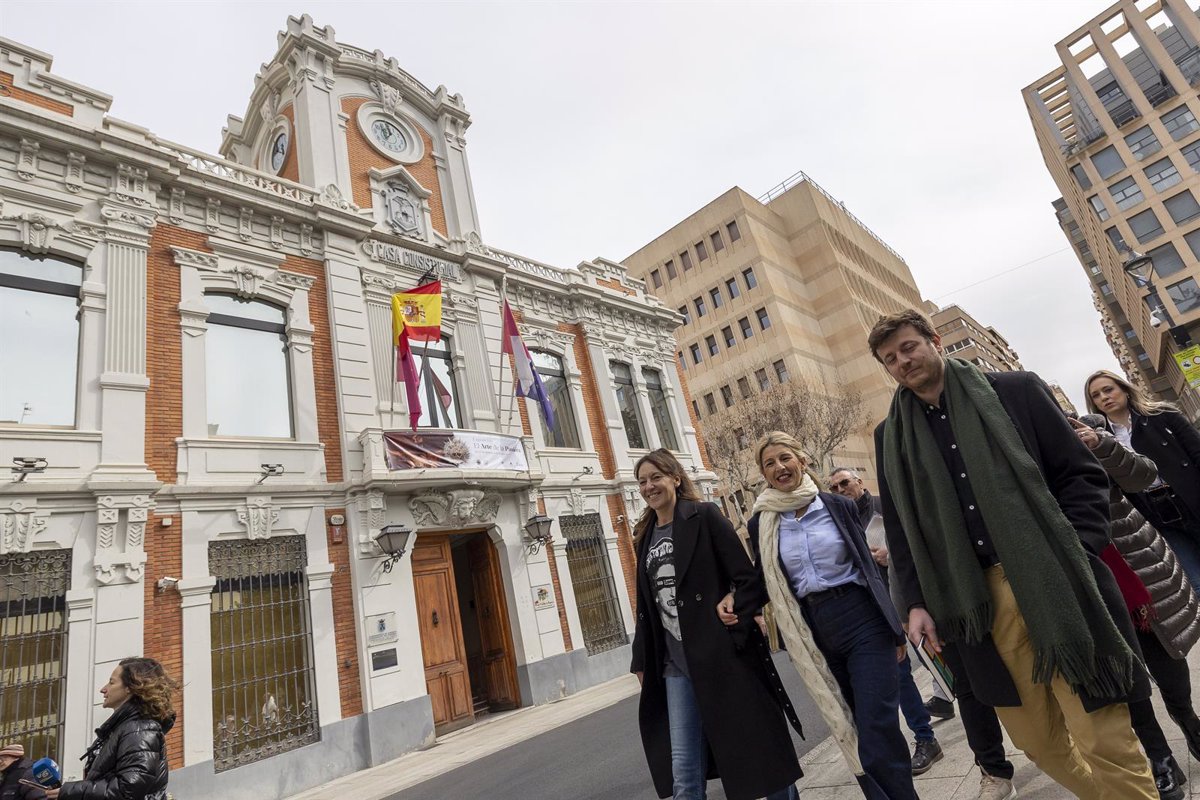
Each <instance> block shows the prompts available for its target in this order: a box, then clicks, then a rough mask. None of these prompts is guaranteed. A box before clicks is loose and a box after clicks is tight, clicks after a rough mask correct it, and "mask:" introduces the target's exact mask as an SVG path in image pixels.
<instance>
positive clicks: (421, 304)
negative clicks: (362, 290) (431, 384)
mask: <svg viewBox="0 0 1200 800" xmlns="http://www.w3.org/2000/svg"><path fill="white" fill-rule="evenodd" d="M440 338H442V282H441V281H433V282H432V283H426V284H424V285H422V286H418V287H416V288H415V289H409V290H408V291H407V292H397V293H396V294H394V295H392V342H393V344H395V346H396V381H397V382H398V383H403V384H404V396H405V398H406V399H407V400H408V424H409V426H410V427H411V428H412V429H413V430H414V431H415V430H416V429H417V421H418V420H420V419H421V391H420V380H421V379H420V378H419V377H418V376H417V362H416V360H415V359H414V358H413V354H412V348H411V347H409V342H410V341H417V342H436V341H437V340H438V339H440Z"/></svg>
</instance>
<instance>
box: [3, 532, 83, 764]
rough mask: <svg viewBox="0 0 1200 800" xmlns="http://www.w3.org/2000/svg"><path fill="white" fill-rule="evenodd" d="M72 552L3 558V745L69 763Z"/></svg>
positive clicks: (60, 551) (10, 555)
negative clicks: (66, 743) (66, 728)
mask: <svg viewBox="0 0 1200 800" xmlns="http://www.w3.org/2000/svg"><path fill="white" fill-rule="evenodd" d="M70 583H71V551H70V550H35V551H33V552H29V553H10V554H8V555H3V556H0V598H2V601H0V603H2V604H0V687H3V689H4V690H3V691H0V742H4V743H6V744H20V745H23V746H24V747H25V752H27V753H36V754H38V755H46V756H50V757H52V758H54V759H57V760H58V761H60V762H62V760H63V752H62V748H63V723H64V713H63V710H64V709H63V705H64V701H65V699H66V677H67V676H66V651H67V589H68V588H70Z"/></svg>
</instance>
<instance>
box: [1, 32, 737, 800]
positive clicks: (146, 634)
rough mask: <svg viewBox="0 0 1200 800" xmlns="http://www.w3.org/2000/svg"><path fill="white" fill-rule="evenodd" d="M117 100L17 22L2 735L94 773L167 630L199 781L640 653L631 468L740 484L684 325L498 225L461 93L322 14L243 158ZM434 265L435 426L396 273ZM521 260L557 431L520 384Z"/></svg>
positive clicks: (306, 781) (318, 774)
mask: <svg viewBox="0 0 1200 800" xmlns="http://www.w3.org/2000/svg"><path fill="white" fill-rule="evenodd" d="M110 102H111V98H109V97H108V96H106V95H104V94H102V93H100V92H98V91H96V90H94V89H90V88H87V87H85V86H82V85H80V84H78V83H75V82H72V81H70V80H67V79H64V78H62V77H59V76H57V75H55V74H54V73H53V72H52V71H51V58H50V56H48V55H46V54H44V53H40V52H38V51H36V50H33V49H30V48H28V47H26V46H24V45H19V44H16V43H14V42H10V41H7V40H0V334H2V335H0V341H2V343H3V344H2V346H0V463H3V464H4V465H5V466H7V465H8V464H9V463H10V462H12V464H13V472H12V478H11V481H10V482H7V483H4V484H0V686H3V691H0V739H3V740H13V739H16V740H18V741H23V742H25V744H26V747H27V749H28V750H29V751H30V753H31V754H33V755H34V756H35V757H36V756H40V755H43V754H50V755H54V756H57V757H58V758H59V759H60V760H61V762H62V763H63V765H64V767H65V772H66V773H67V776H68V777H75V776H77V774H78V771H79V768H80V766H79V764H80V762H79V761H77V757H78V755H79V754H81V753H82V752H83V750H84V748H85V746H86V744H87V743H88V742H89V741H90V739H91V735H92V733H91V732H92V729H93V728H94V727H96V726H97V725H98V724H99V723H100V722H101V721H102V719H103V715H104V712H103V710H102V709H101V707H100V705H99V700H100V697H99V695H98V693H97V688H98V687H99V686H100V685H101V683H103V681H104V680H105V679H106V678H107V675H108V674H109V672H110V671H111V670H112V669H113V666H114V664H115V663H116V662H117V661H118V660H119V659H120V658H122V657H125V656H129V655H136V654H143V653H144V654H147V655H152V656H154V657H157V658H159V659H160V660H162V661H163V662H164V664H166V665H167V667H168V669H169V670H170V671H171V672H172V673H173V674H174V675H176V676H177V677H179V678H180V680H181V683H182V686H183V688H182V691H181V693H180V697H179V698H178V701H179V711H180V717H179V722H178V724H177V726H176V727H175V729H174V730H173V731H172V733H171V735H170V737H169V746H170V755H171V762H172V767H173V773H172V780H171V782H172V789H173V792H174V793H175V795H176V796H177V797H181V798H193V797H212V796H221V797H224V798H228V800H235V799H236V798H241V797H246V798H250V797H253V798H263V797H282V796H286V795H288V794H291V793H294V792H297V791H300V790H302V789H304V788H307V787H309V786H313V785H316V784H318V783H321V782H323V781H326V780H329V779H331V778H333V777H335V776H337V775H339V774H344V773H348V772H352V771H354V770H357V769H362V768H364V767H367V766H370V765H373V764H377V763H380V762H382V761H385V760H388V759H390V758H393V757H395V756H397V755H399V754H401V753H403V752H405V751H407V750H411V749H413V748H416V747H420V746H422V745H425V744H428V743H429V742H431V741H432V740H433V738H434V737H435V736H436V735H438V734H440V733H442V732H444V731H447V730H451V729H453V728H456V727H459V726H461V725H465V724H470V723H471V722H472V721H473V720H474V719H475V718H476V717H477V716H478V715H481V714H484V713H487V712H488V711H489V710H495V709H502V708H508V707H513V706H518V705H529V704H536V703H542V702H546V701H548V700H551V699H556V698H559V697H561V696H563V695H564V694H569V693H571V692H574V691H577V690H578V689H580V688H583V687H586V686H589V685H592V684H594V683H597V682H599V681H602V680H605V679H608V678H610V677H614V676H616V675H619V674H621V673H623V672H624V671H625V670H626V669H627V668H628V663H629V657H628V656H629V654H628V637H629V635H630V634H631V632H632V630H633V616H632V612H631V602H632V598H631V596H630V595H631V592H632V585H633V573H632V570H633V563H632V550H631V546H630V540H629V528H630V526H629V521H630V519H631V518H632V517H633V516H634V515H635V514H636V513H638V511H639V509H640V500H639V499H638V497H637V492H636V481H635V479H634V476H633V472H632V466H633V462H634V461H635V460H636V458H637V457H638V456H639V455H640V454H642V453H644V452H646V451H647V450H648V449H651V448H654V447H659V446H665V447H668V448H670V449H672V450H674V451H676V452H677V453H678V455H679V458H680V460H681V461H682V462H683V463H684V464H685V465H686V466H687V467H688V468H689V469H690V470H691V471H692V472H693V473H694V474H695V476H696V478H697V480H698V482H699V484H700V485H701V487H702V488H703V490H704V491H705V492H706V494H709V495H711V492H712V487H713V482H714V476H713V475H712V473H711V472H709V471H708V470H707V468H706V466H705V464H704V462H703V458H704V456H703V455H702V447H701V444H700V443H699V442H698V441H697V438H696V435H695V430H694V420H693V419H691V418H690V416H689V406H690V403H689V402H688V398H686V388H685V386H684V385H683V383H682V381H681V378H680V376H679V373H678V370H677V366H676V362H675V360H674V353H675V350H676V346H675V343H674V340H673V330H674V328H675V327H676V325H677V324H678V322H679V318H678V316H677V315H676V314H675V313H674V312H673V311H670V310H668V309H666V308H664V307H663V306H662V305H661V304H660V303H659V302H658V301H657V300H656V299H655V298H654V297H653V296H652V295H648V294H647V293H646V291H645V286H644V285H643V283H642V282H641V281H638V280H634V279H631V278H630V277H629V276H628V275H627V274H626V271H625V269H624V267H623V266H622V265H620V264H618V263H614V262H611V261H606V260H603V259H598V260H596V261H590V262H584V263H582V264H580V265H579V266H578V267H577V268H575V269H560V268H557V267H553V266H549V265H545V264H540V263H537V262H534V261H532V260H529V259H525V258H522V257H520V256H517V255H514V254H511V253H506V252H503V251H501V250H497V249H494V248H492V247H489V246H488V245H487V244H485V243H484V240H483V239H482V238H481V236H480V233H479V224H478V221H477V219H476V212H475V207H474V203H473V200H472V188H471V179H470V172H469V169H468V165H467V156H466V140H465V138H464V136H465V133H466V130H467V127H468V125H469V123H470V118H469V116H468V114H467V112H466V109H465V107H464V104H463V101H462V98H461V97H459V96H458V95H453V94H450V93H449V92H448V91H447V90H446V89H445V88H444V87H439V88H438V89H437V90H436V91H431V90H429V89H428V88H426V87H425V86H424V85H422V84H421V83H420V82H418V81H417V80H416V79H414V78H413V77H411V76H410V75H409V74H408V73H406V72H404V71H403V70H402V69H400V67H399V66H398V65H397V63H396V61H395V60H394V59H390V58H387V57H385V56H384V55H383V54H382V53H380V52H379V51H375V52H373V53H372V52H367V51H365V50H361V49H358V48H356V47H351V46H348V45H345V44H342V43H340V42H338V41H337V40H336V38H335V37H334V32H333V30H332V29H331V28H328V27H326V28H321V27H318V26H315V25H314V24H313V23H312V20H311V19H309V18H308V17H307V16H305V17H301V18H299V19H295V18H292V19H289V20H288V23H287V29H286V30H285V31H283V32H281V33H280V35H279V46H278V50H277V51H276V53H275V55H274V56H273V57H272V58H271V60H270V61H269V62H268V63H267V64H266V65H265V66H264V67H263V68H262V70H261V71H260V73H259V74H258V76H257V77H256V79H255V89H254V92H253V94H252V96H251V98H250V102H249V105H248V109H247V112H246V114H245V116H244V118H237V117H230V119H229V122H228V127H227V129H226V131H225V136H224V141H223V145H222V148H221V154H220V155H210V154H205V153H200V152H197V151H194V150H191V149H189V148H187V147H184V146H181V145H177V144H173V143H171V142H166V141H163V140H162V139H160V138H158V137H156V136H155V135H154V134H152V133H151V132H150V131H149V130H147V129H145V128H142V127H139V126H137V125H134V124H131V123H128V122H124V121H121V120H118V119H115V118H113V117H111V116H109V115H108V113H107V112H108V109H109V106H110ZM431 272H432V273H434V274H437V275H439V276H440V277H441V279H442V281H443V285H444V298H445V309H444V320H443V332H444V338H443V341H442V342H441V343H439V344H437V345H431V346H426V347H417V348H416V353H417V357H418V360H419V362H420V364H421V367H422V373H423V375H424V376H425V381H424V384H423V388H422V397H423V398H424V401H423V405H424V410H423V416H422V419H421V423H420V430H419V431H418V433H419V435H418V436H414V435H412V434H411V433H405V432H404V430H403V429H404V428H406V427H407V426H406V425H405V424H404V420H407V409H406V408H405V407H404V401H403V398H404V392H403V391H402V390H398V389H397V386H396V385H395V384H394V383H393V378H392V374H393V372H392V371H393V366H392V358H393V356H392V348H391V330H390V322H389V311H388V302H389V297H390V295H391V293H392V292H393V291H395V290H397V289H403V288H407V287H411V286H413V285H414V284H415V283H416V282H417V281H418V279H419V278H420V277H421V276H423V275H426V274H428V273H431ZM502 285H506V286H507V295H508V297H509V299H510V302H511V303H512V305H513V308H514V309H515V310H516V312H517V314H518V315H519V317H520V318H521V327H522V330H523V333H524V335H525V338H526V341H527V343H528V344H529V346H530V348H532V349H534V350H535V355H534V358H535V361H536V363H537V367H538V370H539V372H541V374H542V376H543V379H544V381H545V382H546V385H547V389H548V390H549V392H550V394H551V397H552V402H553V404H554V407H555V413H556V416H557V420H558V424H557V426H556V428H555V430H554V431H547V430H546V428H545V426H544V425H543V424H542V422H541V415H540V412H539V410H538V408H537V406H536V404H533V403H527V402H526V401H524V400H513V399H512V396H511V391H510V389H509V387H510V386H511V377H510V372H509V368H508V365H507V364H506V363H505V360H504V359H503V358H502V357H501V355H500V291H501V287H502ZM433 376H436V378H437V380H433ZM441 387H444V389H445V391H442V389H441ZM445 395H448V398H449V399H448V401H447V400H443V399H442V398H443V396H445ZM446 442H449V444H447V445H446V447H444V448H441V449H439V448H440V447H441V445H442V444H444V443H446ZM414 459H415V460H416V461H418V462H420V463H421V464H422V466H417V465H416V464H415V463H413V461H414ZM539 512H543V513H544V514H545V515H546V516H548V517H549V518H550V519H551V520H552V521H553V528H552V533H553V540H552V542H551V543H550V544H549V545H547V546H544V547H538V546H537V544H536V543H532V542H530V541H529V540H528V536H527V534H526V533H525V523H526V520H527V519H528V518H530V517H531V516H532V515H534V514H537V513H539ZM386 525H403V526H406V527H408V528H410V529H415V530H416V531H417V533H416V538H415V544H413V545H411V546H410V547H409V548H408V552H407V553H405V554H404V555H403V556H402V557H401V558H400V559H399V560H398V561H395V560H390V559H387V558H386V557H385V556H384V555H383V554H382V553H381V551H380V550H379V547H378V546H377V545H376V544H375V537H376V536H378V535H379V533H380V530H381V529H382V528H383V527H384V526H386ZM251 763H254V764H257V765H258V766H256V767H255V769H254V778H253V780H250V779H248V778H247V776H246V775H245V774H243V770H241V769H239V768H241V767H243V766H244V765H247V764H251ZM263 765H267V766H268V767H269V769H267V770H263V769H262V766H263ZM266 776H273V778H274V782H273V783H272V782H271V781H269V780H266Z"/></svg>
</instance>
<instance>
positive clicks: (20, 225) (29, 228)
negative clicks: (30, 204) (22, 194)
mask: <svg viewBox="0 0 1200 800" xmlns="http://www.w3.org/2000/svg"><path fill="white" fill-rule="evenodd" d="M0 221H3V222H15V223H17V229H18V230H19V231H20V234H21V246H22V247H23V248H25V249H26V250H28V251H29V252H30V253H45V252H48V251H49V250H50V244H51V243H52V242H53V241H54V236H55V233H56V232H57V231H58V230H60V229H62V228H63V225H62V223H60V222H59V221H58V220H56V219H51V218H50V217H47V216H45V215H44V214H37V213H33V212H27V213H24V214H6V215H0Z"/></svg>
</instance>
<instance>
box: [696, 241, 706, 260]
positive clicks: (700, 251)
mask: <svg viewBox="0 0 1200 800" xmlns="http://www.w3.org/2000/svg"><path fill="white" fill-rule="evenodd" d="M694 247H695V248H696V257H697V258H698V259H700V260H701V261H707V260H708V248H707V247H705V246H704V240H703V239H701V240H700V241H698V242H696V244H695V245H694Z"/></svg>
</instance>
